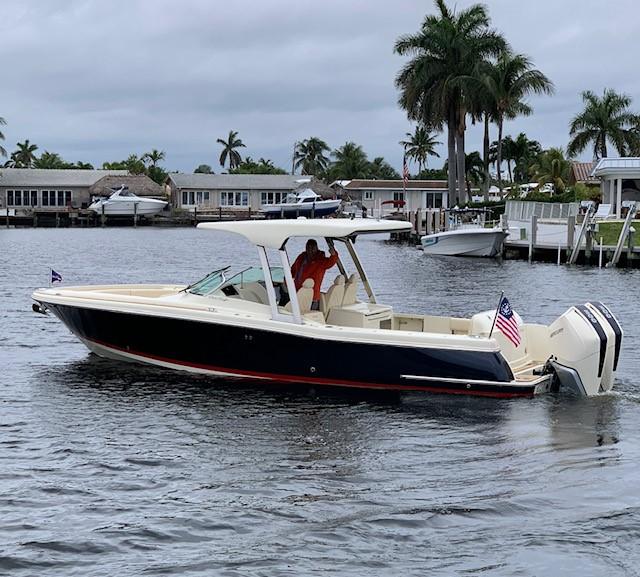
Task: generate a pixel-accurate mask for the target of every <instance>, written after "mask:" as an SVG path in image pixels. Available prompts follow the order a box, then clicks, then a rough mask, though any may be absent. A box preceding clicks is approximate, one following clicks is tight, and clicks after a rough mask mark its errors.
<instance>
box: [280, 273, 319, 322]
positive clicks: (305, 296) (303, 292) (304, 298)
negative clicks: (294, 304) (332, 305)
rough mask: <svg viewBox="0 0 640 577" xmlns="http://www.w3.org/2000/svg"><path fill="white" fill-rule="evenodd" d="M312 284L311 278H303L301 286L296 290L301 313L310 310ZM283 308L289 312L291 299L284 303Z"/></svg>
mask: <svg viewBox="0 0 640 577" xmlns="http://www.w3.org/2000/svg"><path fill="white" fill-rule="evenodd" d="M313 285H314V282H313V279H312V278H308V279H305V281H304V282H303V283H302V286H301V287H300V288H299V289H298V290H297V291H296V295H297V296H298V304H299V305H300V313H301V314H305V313H308V312H309V311H310V310H311V303H312V302H313ZM284 309H285V310H286V311H288V312H291V301H289V302H288V303H287V304H286V306H285V307H284Z"/></svg>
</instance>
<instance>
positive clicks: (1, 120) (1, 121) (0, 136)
mask: <svg viewBox="0 0 640 577" xmlns="http://www.w3.org/2000/svg"><path fill="white" fill-rule="evenodd" d="M6 125H7V121H6V120H5V119H4V118H2V116H0V126H6ZM0 140H4V134H2V131H0ZM0 156H7V151H6V150H5V149H4V148H3V147H2V146H0Z"/></svg>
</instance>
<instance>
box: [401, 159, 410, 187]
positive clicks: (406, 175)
mask: <svg viewBox="0 0 640 577" xmlns="http://www.w3.org/2000/svg"><path fill="white" fill-rule="evenodd" d="M407 182H409V166H408V165H407V155H406V154H405V155H404V156H403V157H402V186H404V188H407Z"/></svg>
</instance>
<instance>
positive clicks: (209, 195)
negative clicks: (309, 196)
mask: <svg viewBox="0 0 640 577" xmlns="http://www.w3.org/2000/svg"><path fill="white" fill-rule="evenodd" d="M165 186H166V188H167V193H168V195H169V196H170V198H171V204H172V205H173V206H174V207H176V208H180V209H184V210H194V209H195V208H197V210H203V211H206V210H218V209H222V210H225V211H230V212H245V211H246V212H249V211H259V210H260V207H261V206H262V205H263V204H278V203H280V202H282V201H284V200H285V198H286V196H287V194H289V193H292V192H295V191H296V190H300V189H302V188H312V189H313V190H314V191H315V192H317V193H318V194H320V195H323V194H324V190H326V186H324V185H323V183H321V182H320V181H318V180H316V179H315V178H314V177H313V176H301V175H297V174H296V175H289V174H181V173H175V174H170V175H169V176H168V177H167V180H166V181H165ZM323 187H324V189H323Z"/></svg>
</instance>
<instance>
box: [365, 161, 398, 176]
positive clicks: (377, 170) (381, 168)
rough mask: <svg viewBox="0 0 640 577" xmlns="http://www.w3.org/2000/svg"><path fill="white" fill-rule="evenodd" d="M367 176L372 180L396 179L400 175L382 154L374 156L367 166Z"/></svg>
mask: <svg viewBox="0 0 640 577" xmlns="http://www.w3.org/2000/svg"><path fill="white" fill-rule="evenodd" d="M367 178H372V179H374V180H396V179H399V178H400V175H399V174H398V172H397V171H396V169H395V168H393V166H391V165H390V164H389V163H388V162H387V161H386V160H385V159H384V158H383V157H382V156H376V157H375V158H374V159H373V160H372V161H371V162H370V163H369V167H368V173H367Z"/></svg>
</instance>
